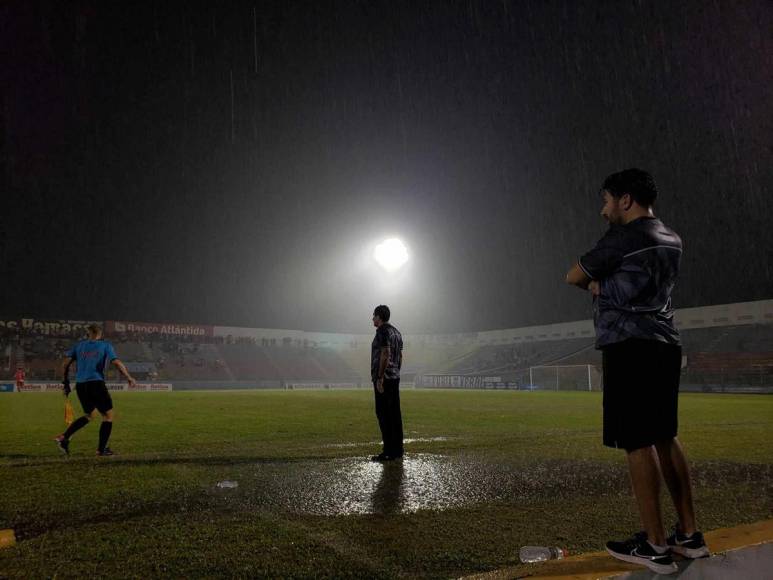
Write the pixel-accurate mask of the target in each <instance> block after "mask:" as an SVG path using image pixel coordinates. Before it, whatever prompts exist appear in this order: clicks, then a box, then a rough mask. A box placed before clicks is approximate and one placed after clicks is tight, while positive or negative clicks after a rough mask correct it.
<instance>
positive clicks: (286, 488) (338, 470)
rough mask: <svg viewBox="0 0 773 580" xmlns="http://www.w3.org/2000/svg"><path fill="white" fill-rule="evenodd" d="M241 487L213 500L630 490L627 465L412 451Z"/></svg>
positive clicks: (295, 502)
mask: <svg viewBox="0 0 773 580" xmlns="http://www.w3.org/2000/svg"><path fill="white" fill-rule="evenodd" d="M235 471H236V472H235V473H234V474H233V476H237V475H238V477H235V478H236V479H238V480H239V488H238V489H235V490H232V492H233V493H229V494H217V496H215V495H214V494H213V497H212V500H213V501H220V502H225V503H226V504H227V505H229V506H230V507H231V508H233V509H239V510H250V509H260V510H265V509H269V510H272V509H273V510H279V511H283V512H291V513H299V514H312V515H321V516H339V515H353V514H392V513H411V512H416V511H418V510H446V509H453V508H459V507H463V506H469V505H474V504H479V503H488V502H499V501H501V502H507V503H510V504H512V503H518V504H527V503H529V502H533V501H544V500H546V499H547V500H550V501H555V502H564V501H566V500H569V499H572V498H576V497H577V496H578V495H579V494H582V495H584V496H592V495H602V494H603V495H608V494H610V493H619V494H622V495H625V496H626V497H627V496H628V494H629V491H628V489H629V484H628V477H627V471H626V469H625V466H624V465H623V464H609V463H599V462H592V461H565V460H544V461H534V462H530V463H528V464H526V465H514V464H507V463H495V462H487V461H485V460H481V459H480V458H476V457H473V456H465V455H454V456H446V455H436V454H431V453H410V454H408V455H406V456H405V457H404V458H403V459H402V460H398V461H391V462H387V463H375V462H371V461H368V460H367V459H366V458H364V457H348V458H337V459H327V460H322V459H320V460H311V461H300V462H288V463H269V464H260V465H254V464H253V465H249V464H247V465H244V466H240V467H239V468H237V469H236V470H235ZM693 471H694V473H695V479H696V481H702V480H703V479H706V480H708V481H717V480H723V479H732V480H739V481H757V482H760V483H761V484H763V487H764V486H765V485H767V486H768V488H769V486H770V485H771V484H770V482H771V481H773V466H755V468H752V467H751V466H743V465H741V466H739V465H734V464H733V465H731V464H717V465H714V464H711V463H708V464H702V465H699V466H696V469H694V470H693Z"/></svg>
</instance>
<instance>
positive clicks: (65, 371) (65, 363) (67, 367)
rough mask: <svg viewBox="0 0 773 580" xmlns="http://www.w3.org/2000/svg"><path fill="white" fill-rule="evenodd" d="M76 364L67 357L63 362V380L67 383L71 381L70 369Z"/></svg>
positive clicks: (72, 359)
mask: <svg viewBox="0 0 773 580" xmlns="http://www.w3.org/2000/svg"><path fill="white" fill-rule="evenodd" d="M74 362H75V359H74V358H70V357H67V358H66V359H64V360H63V361H62V378H63V379H64V380H65V381H67V380H69V374H70V367H71V366H72V363H74Z"/></svg>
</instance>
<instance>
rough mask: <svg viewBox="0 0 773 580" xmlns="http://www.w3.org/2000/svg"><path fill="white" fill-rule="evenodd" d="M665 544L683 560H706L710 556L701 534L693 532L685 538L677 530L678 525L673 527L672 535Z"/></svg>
mask: <svg viewBox="0 0 773 580" xmlns="http://www.w3.org/2000/svg"><path fill="white" fill-rule="evenodd" d="M666 544H668V547H669V548H671V550H673V551H674V552H676V553H677V554H679V555H680V556H684V557H685V558H690V559H694V558H706V557H708V556H711V552H709V547H708V546H707V545H706V540H704V539H703V534H702V533H701V532H694V533H693V535H691V536H686V535H685V534H683V533H682V531H681V530H680V529H679V523H677V524H676V525H675V526H674V531H673V533H672V534H671V535H670V536H668V538H666Z"/></svg>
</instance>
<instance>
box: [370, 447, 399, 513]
mask: <svg viewBox="0 0 773 580" xmlns="http://www.w3.org/2000/svg"><path fill="white" fill-rule="evenodd" d="M379 465H380V467H381V473H380V474H379V478H378V483H377V484H376V487H375V488H374V489H373V496H372V497H371V509H372V511H373V513H375V514H393V513H397V512H399V511H400V509H401V507H402V505H403V503H404V502H403V492H404V490H403V480H404V479H405V466H404V465H403V462H402V461H401V460H397V461H387V462H384V463H381V464H379Z"/></svg>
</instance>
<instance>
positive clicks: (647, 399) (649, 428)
mask: <svg viewBox="0 0 773 580" xmlns="http://www.w3.org/2000/svg"><path fill="white" fill-rule="evenodd" d="M602 358H603V366H604V445H606V446H607V447H618V448H621V449H628V450H634V449H639V448H641V447H647V446H648V445H654V444H655V443H656V442H658V441H664V440H669V439H672V438H673V437H676V431H677V414H678V400H679V375H680V373H681V368H682V347H680V346H677V345H674V344H667V343H665V342H660V341H658V340H642V339H634V338H631V339H628V340H625V341H623V342H618V343H615V344H611V345H609V346H606V347H604V348H603V350H602Z"/></svg>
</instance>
